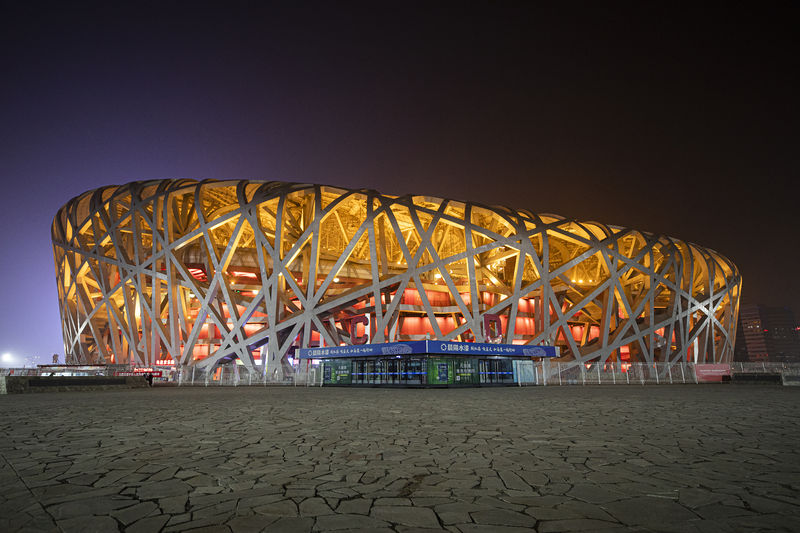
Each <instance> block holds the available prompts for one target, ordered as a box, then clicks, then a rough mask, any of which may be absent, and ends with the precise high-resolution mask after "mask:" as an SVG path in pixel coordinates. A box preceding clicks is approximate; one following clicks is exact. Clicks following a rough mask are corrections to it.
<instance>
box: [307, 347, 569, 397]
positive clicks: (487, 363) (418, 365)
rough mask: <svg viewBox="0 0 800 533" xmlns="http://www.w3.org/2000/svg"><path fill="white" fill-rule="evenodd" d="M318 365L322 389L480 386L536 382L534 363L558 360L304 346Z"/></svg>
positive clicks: (521, 351) (540, 353)
mask: <svg viewBox="0 0 800 533" xmlns="http://www.w3.org/2000/svg"><path fill="white" fill-rule="evenodd" d="M298 353H299V357H300V359H301V360H306V361H308V360H314V361H318V362H319V364H320V368H321V369H322V384H323V385H344V386H367V387H375V386H381V387H481V386H494V385H513V384H515V383H523V382H524V383H530V382H535V381H536V380H535V379H531V378H532V377H533V376H534V372H535V370H534V368H533V361H535V360H540V359H541V358H548V357H558V349H557V348H556V347H553V346H530V345H516V344H487V343H475V342H448V341H412V342H391V343H384V344H361V345H356V346H331V347H321V348H302V349H300V350H298Z"/></svg>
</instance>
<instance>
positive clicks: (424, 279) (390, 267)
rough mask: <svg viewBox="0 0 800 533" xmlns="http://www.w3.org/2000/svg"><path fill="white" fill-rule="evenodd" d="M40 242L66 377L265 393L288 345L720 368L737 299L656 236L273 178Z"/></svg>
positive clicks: (111, 196)
mask: <svg viewBox="0 0 800 533" xmlns="http://www.w3.org/2000/svg"><path fill="white" fill-rule="evenodd" d="M52 239H53V251H54V258H55V268H56V277H57V283H58V295H59V301H60V309H61V320H62V326H63V335H64V349H65V352H66V354H67V356H68V358H69V359H70V360H71V361H73V362H80V363H102V362H106V363H112V362H113V363H118V364H119V363H133V364H137V365H154V364H164V363H165V362H166V363H167V364H174V365H177V366H182V365H188V366H191V365H196V366H197V367H198V368H206V369H210V368H212V367H213V366H215V365H217V364H220V363H222V362H227V361H231V360H233V359H235V358H238V359H239V360H240V361H241V363H242V364H244V365H245V366H247V367H248V368H249V369H251V370H254V369H259V370H260V369H262V368H264V367H263V366H262V365H264V364H265V365H266V368H265V371H266V372H267V374H268V376H269V377H270V378H271V379H282V378H283V377H284V375H286V374H289V373H291V372H292V369H291V366H290V365H289V363H288V360H289V358H290V357H291V356H292V355H293V354H294V351H295V349H296V348H298V347H314V346H339V345H342V344H345V345H346V344H356V343H362V342H371V343H383V342H397V341H406V340H408V341H411V340H423V339H440V340H452V341H461V342H464V341H467V342H469V341H497V342H504V343H507V344H536V345H556V346H559V347H560V350H561V359H560V360H561V361H562V362H574V363H573V364H577V363H578V362H590V361H599V362H623V361H631V362H698V363H699V362H708V363H719V362H728V361H730V360H731V359H732V355H733V346H734V335H735V331H736V319H737V316H736V315H737V309H738V303H739V294H740V289H741V277H740V275H739V273H738V271H737V269H736V267H735V266H734V265H733V263H731V262H730V261H729V260H728V259H726V258H725V257H723V256H721V255H719V254H718V253H716V252H714V251H712V250H709V249H706V248H702V247H700V246H696V245H694V244H689V243H685V242H682V241H680V240H678V239H674V238H671V237H667V236H664V235H654V234H650V233H646V232H642V231H636V230H632V229H627V228H621V227H616V226H609V225H605V224H600V223H596V222H579V221H576V220H571V219H565V218H563V217H560V216H557V215H549V214H548V215H539V214H535V213H531V212H529V211H526V210H512V209H509V208H506V207H498V206H486V205H481V204H478V203H470V202H462V201H455V200H446V199H440V198H431V197H427V196H401V197H395V196H387V195H383V194H380V193H379V192H376V191H373V190H365V189H360V190H348V189H341V188H336V187H331V186H327V185H313V184H297V183H283V182H272V181H248V180H230V181H213V180H208V181H202V182H197V181H193V180H157V181H146V182H133V183H129V184H127V185H122V186H110V187H104V188H101V189H97V190H94V191H89V192H86V193H84V194H83V195H81V196H79V197H77V198H74V199H73V200H71V201H70V202H68V203H67V204H66V205H65V206H64V207H62V208H61V209H60V210H59V211H58V213H57V215H56V217H55V219H54V221H53V227H52ZM489 324H491V326H487V325H489ZM487 330H488V331H487Z"/></svg>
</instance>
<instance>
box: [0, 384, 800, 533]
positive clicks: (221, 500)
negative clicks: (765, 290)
mask: <svg viewBox="0 0 800 533" xmlns="http://www.w3.org/2000/svg"><path fill="white" fill-rule="evenodd" d="M798 404H800V389H798V390H794V389H789V388H776V387H769V388H765V387H760V386H749V387H737V386H725V385H718V386H660V387H655V386H653V387H649V386H648V387H641V386H638V387H630V388H628V387H619V388H613V387H564V388H558V387H546V388H545V387H541V388H533V387H532V388H493V389H489V388H485V389H467V390H456V389H454V390H408V389H406V390H386V389H375V390H370V389H345V388H338V389H337V388H327V387H324V388H322V389H320V388H305V387H297V388H294V387H286V388H281V387H267V388H264V387H260V388H259V387H253V388H223V387H216V388H212V387H209V388H207V389H206V388H196V389H192V388H188V389H187V388H180V389H178V388H173V389H168V388H164V389H160V388H154V389H149V390H143V391H116V392H105V393H63V394H57V395H56V394H54V395H18V396H13V395H12V396H3V397H2V398H0V412H2V413H3V417H2V418H0V432H2V433H0V434H2V435H3V436H4V438H3V439H0V531H2V532H5V531H20V530H31V531H35V530H40V531H55V530H57V529H58V527H62V528H63V529H65V530H67V529H68V530H71V531H80V533H86V532H88V531H93V530H100V531H102V530H104V529H108V530H110V531H118V530H119V529H120V528H124V529H125V530H126V531H135V532H148V531H153V532H156V531H163V532H165V533H168V532H183V531H188V530H191V529H200V528H205V530H206V531H223V530H224V531H232V532H234V533H239V532H241V533H247V532H250V531H262V530H271V531H337V532H338V531H348V530H362V531H374V532H390V531H391V532H394V533H410V532H412V531H424V530H429V531H436V530H441V529H442V528H445V529H447V530H449V531H452V532H454V533H456V531H460V532H472V533H478V532H492V533H496V532H499V533H501V532H504V531H505V532H514V531H532V530H533V529H532V528H536V530H537V531H539V532H540V533H541V532H544V531H614V530H617V529H618V530H625V531H643V530H658V531H676V532H681V533H682V532H684V531H689V532H708V531H734V532H737V533H738V532H739V531H758V530H787V531H796V530H800V481H798V480H800V451H798V447H797V446H796V443H797V442H798V441H800V428H799V427H798V426H800V425H798V424H797V423H796V406H797V405H798ZM116 406H120V408H119V409H117V408H116ZM154 406H161V407H163V406H169V409H164V408H160V409H154ZM621 406H623V407H624V408H621ZM698 406H699V407H698ZM176 413H179V415H176ZM644 413H646V414H644ZM54 517H55V519H54ZM55 520H58V524H56V521H55Z"/></svg>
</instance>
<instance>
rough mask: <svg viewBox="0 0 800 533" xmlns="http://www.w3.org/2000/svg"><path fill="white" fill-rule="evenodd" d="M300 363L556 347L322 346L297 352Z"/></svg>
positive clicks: (542, 351) (552, 350)
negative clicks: (347, 358)
mask: <svg viewBox="0 0 800 533" xmlns="http://www.w3.org/2000/svg"><path fill="white" fill-rule="evenodd" d="M297 352H298V356H299V357H300V359H333V358H337V357H381V356H383V357H385V356H392V355H396V356H402V355H417V354H447V355H465V356H466V355H473V356H474V355H485V356H493V355H494V356H496V355H501V356H506V357H526V358H527V357H558V348H556V347H555V346H532V345H530V344H491V343H484V342H451V341H430V340H429V341H409V342H386V343H381V344H358V345H355V346H323V347H320V348H300V349H299V350H298V351H297Z"/></svg>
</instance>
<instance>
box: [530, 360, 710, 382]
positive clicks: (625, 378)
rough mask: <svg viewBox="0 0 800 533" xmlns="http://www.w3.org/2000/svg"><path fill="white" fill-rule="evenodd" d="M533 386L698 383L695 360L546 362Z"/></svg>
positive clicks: (543, 362) (540, 366)
mask: <svg viewBox="0 0 800 533" xmlns="http://www.w3.org/2000/svg"><path fill="white" fill-rule="evenodd" d="M536 378H537V379H536V382H535V383H530V384H531V385H534V384H535V385H670V384H676V383H697V376H696V374H695V370H694V365H693V364H691V363H621V362H616V363H584V364H581V363H558V362H552V361H542V362H541V363H540V364H539V365H538V368H537V376H536Z"/></svg>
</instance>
